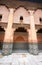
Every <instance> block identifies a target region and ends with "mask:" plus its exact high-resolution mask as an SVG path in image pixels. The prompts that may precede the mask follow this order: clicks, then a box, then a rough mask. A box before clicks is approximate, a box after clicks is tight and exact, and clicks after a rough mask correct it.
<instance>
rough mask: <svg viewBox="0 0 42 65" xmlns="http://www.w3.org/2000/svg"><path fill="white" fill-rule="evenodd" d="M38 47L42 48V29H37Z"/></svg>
mask: <svg viewBox="0 0 42 65" xmlns="http://www.w3.org/2000/svg"><path fill="white" fill-rule="evenodd" d="M37 39H38V49H39V50H42V29H39V30H38V31H37Z"/></svg>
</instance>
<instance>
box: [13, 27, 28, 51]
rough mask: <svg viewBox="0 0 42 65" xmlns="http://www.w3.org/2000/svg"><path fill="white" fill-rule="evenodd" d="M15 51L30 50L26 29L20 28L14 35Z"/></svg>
mask: <svg viewBox="0 0 42 65" xmlns="http://www.w3.org/2000/svg"><path fill="white" fill-rule="evenodd" d="M13 40H14V43H13V50H28V48H29V44H28V32H27V30H26V29H25V28H24V27H18V28H17V29H16V30H15V33H14V38H13Z"/></svg>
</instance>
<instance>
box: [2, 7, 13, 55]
mask: <svg viewBox="0 0 42 65" xmlns="http://www.w3.org/2000/svg"><path fill="white" fill-rule="evenodd" d="M9 11H10V12H9V17H8V25H7V29H6V32H5V37H4V43H3V53H4V54H8V53H11V52H12V45H13V44H12V42H13V29H12V24H13V17H14V9H13V8H10V9H9Z"/></svg>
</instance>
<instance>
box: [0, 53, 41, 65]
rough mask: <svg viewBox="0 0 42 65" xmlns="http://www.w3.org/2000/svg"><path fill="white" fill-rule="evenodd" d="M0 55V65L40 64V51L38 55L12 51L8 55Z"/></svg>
mask: <svg viewBox="0 0 42 65" xmlns="http://www.w3.org/2000/svg"><path fill="white" fill-rule="evenodd" d="M0 57H1V58H0V65H42V53H39V55H32V54H29V53H12V54H11V55H8V56H2V55H1V54H0Z"/></svg>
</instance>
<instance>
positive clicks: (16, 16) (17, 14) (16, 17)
mask: <svg viewBox="0 0 42 65" xmlns="http://www.w3.org/2000/svg"><path fill="white" fill-rule="evenodd" d="M21 16H22V17H23V23H26V24H28V23H29V13H28V11H27V10H26V9H25V8H24V7H19V8H17V9H16V10H15V12H14V22H13V23H20V17H21Z"/></svg>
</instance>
